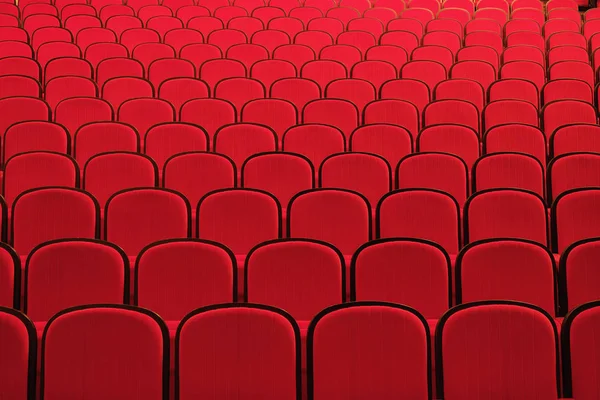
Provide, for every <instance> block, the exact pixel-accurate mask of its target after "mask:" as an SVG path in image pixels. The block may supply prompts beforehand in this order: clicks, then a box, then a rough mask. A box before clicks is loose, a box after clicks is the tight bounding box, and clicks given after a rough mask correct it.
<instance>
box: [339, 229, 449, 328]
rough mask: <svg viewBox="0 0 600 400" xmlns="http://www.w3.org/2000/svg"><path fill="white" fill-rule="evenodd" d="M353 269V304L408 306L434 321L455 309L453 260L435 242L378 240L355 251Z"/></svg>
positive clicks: (398, 239)
mask: <svg viewBox="0 0 600 400" xmlns="http://www.w3.org/2000/svg"><path fill="white" fill-rule="evenodd" d="M417 266H418V267H417ZM350 269H351V280H352V284H351V300H352V301H367V300H369V301H372V300H375V301H388V302H391V303H398V304H405V305H407V306H409V307H412V308H414V309H415V310H416V311H418V312H419V313H420V314H421V315H423V317H425V318H427V319H434V320H435V319H439V318H440V317H441V316H442V314H443V313H444V312H446V310H448V309H449V308H450V307H451V305H452V302H451V297H450V296H451V292H452V291H451V284H452V279H451V270H450V257H449V256H448V253H446V251H445V250H444V249H443V248H442V247H441V246H440V245H438V244H436V243H434V242H431V241H428V240H422V239H404V238H390V239H377V240H374V241H371V242H369V243H366V244H364V245H362V246H361V247H360V248H359V249H358V250H357V251H356V253H355V254H354V256H353V257H352V264H351V266H350Z"/></svg>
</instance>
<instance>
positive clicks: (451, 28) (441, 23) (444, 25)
mask: <svg viewBox="0 0 600 400" xmlns="http://www.w3.org/2000/svg"><path fill="white" fill-rule="evenodd" d="M450 1H452V0H450ZM425 30H426V32H427V33H431V32H453V33H455V34H457V35H458V36H459V37H460V39H461V40H462V38H463V35H464V29H463V26H462V25H461V23H460V22H459V21H457V20H455V19H434V20H432V21H429V22H428V23H427V26H426V27H425ZM430 40H434V41H435V40H436V39H433V38H430ZM436 44H438V45H439V43H436Z"/></svg>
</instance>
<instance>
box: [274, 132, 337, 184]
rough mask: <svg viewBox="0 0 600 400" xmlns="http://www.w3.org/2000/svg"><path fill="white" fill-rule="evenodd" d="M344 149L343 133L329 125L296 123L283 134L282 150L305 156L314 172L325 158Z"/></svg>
mask: <svg viewBox="0 0 600 400" xmlns="http://www.w3.org/2000/svg"><path fill="white" fill-rule="evenodd" d="M345 150H346V144H345V138H344V134H343V133H342V132H341V131H340V130H339V129H338V128H336V127H334V126H331V125H322V124H304V125H296V126H294V127H291V128H290V129H288V130H287V131H286V132H285V134H284V135H283V143H282V151H286V152H291V153H297V154H301V155H303V156H305V157H306V158H308V159H309V160H310V161H311V163H312V165H313V166H314V169H315V173H316V172H318V170H319V167H320V166H321V163H322V162H323V160H324V159H325V158H327V157H328V156H330V155H332V154H336V153H341V152H344V151H345Z"/></svg>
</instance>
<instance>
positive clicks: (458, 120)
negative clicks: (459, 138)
mask: <svg viewBox="0 0 600 400" xmlns="http://www.w3.org/2000/svg"><path fill="white" fill-rule="evenodd" d="M440 124H458V125H464V126H467V127H470V128H472V129H473V130H475V131H476V132H479V111H478V110H477V107H476V106H475V105H474V104H473V103H469V102H467V101H464V100H453V99H449V100H437V101H434V102H432V103H430V104H429V105H428V106H427V107H425V110H424V111H423V126H424V127H428V126H431V125H440Z"/></svg>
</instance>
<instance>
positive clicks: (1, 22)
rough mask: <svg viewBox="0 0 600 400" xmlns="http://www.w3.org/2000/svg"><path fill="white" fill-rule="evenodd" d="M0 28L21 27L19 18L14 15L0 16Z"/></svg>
mask: <svg viewBox="0 0 600 400" xmlns="http://www.w3.org/2000/svg"><path fill="white" fill-rule="evenodd" d="M0 26H11V27H14V28H18V27H19V18H17V17H16V16H14V15H10V14H5V13H1V14H0Z"/></svg>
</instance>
